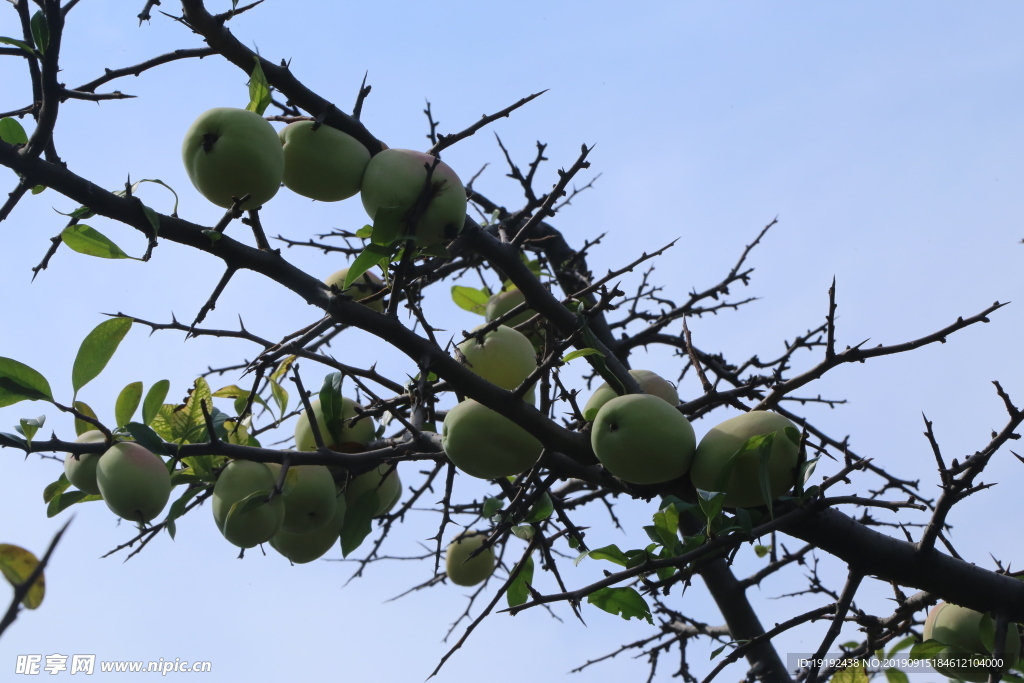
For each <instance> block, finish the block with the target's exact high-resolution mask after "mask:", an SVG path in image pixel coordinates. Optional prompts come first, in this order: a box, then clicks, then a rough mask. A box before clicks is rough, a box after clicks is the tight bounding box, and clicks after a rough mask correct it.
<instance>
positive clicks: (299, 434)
mask: <svg viewBox="0 0 1024 683" xmlns="http://www.w3.org/2000/svg"><path fill="white" fill-rule="evenodd" d="M341 404H342V408H341V411H340V414H339V415H335V417H336V418H338V419H342V420H346V422H345V426H344V427H342V429H341V434H340V436H341V440H340V441H337V442H336V441H335V440H334V437H333V436H332V435H331V432H330V430H329V429H328V428H327V421H326V419H325V418H324V413H323V410H322V409H321V407H320V399H317V400H315V401H313V402H312V403H310V405H311V406H312V407H313V415H314V416H315V417H316V424H317V428H318V431H319V432H320V435H321V436H322V437H323V442H324V446H326V447H327V448H331V449H333V450H336V451H339V452H342V453H351V452H354V451H358V450H361V447H362V446H363V445H364V444H367V443H369V442H370V441H372V440H373V435H374V427H373V420H371V419H370V418H368V417H363V418H360V419H358V420H354V421H351V422H350V421H348V420H349V418H353V417H355V416H356V414H357V413H356V407H357V405H358V404H357V403H356V402H355V401H353V400H352V399H350V398H343V399H342V402H341ZM295 450H297V451H315V450H316V439H314V438H313V430H312V428H310V426H309V417H308V416H307V415H306V414H305V413H303V414H302V415H299V419H298V420H297V421H296V422H295Z"/></svg>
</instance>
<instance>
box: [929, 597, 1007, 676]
mask: <svg viewBox="0 0 1024 683" xmlns="http://www.w3.org/2000/svg"><path fill="white" fill-rule="evenodd" d="M985 632H987V633H988V634H989V635H987V640H988V642H987V643H986V642H985V640H986V637H985V636H984V635H983V633H985ZM994 633H995V621H994V620H993V619H992V617H989V616H986V615H984V614H982V613H981V612H976V611H975V610H972V609H968V608H966V607H960V606H959V605H953V604H950V603H946V602H940V603H939V604H937V605H936V606H935V607H933V608H932V610H931V612H929V613H928V619H926V620H925V623H924V639H925V640H937V641H939V642H940V643H942V644H943V645H949V646H950V647H949V648H948V649H946V650H943V651H942V652H940V653H939V654H936V655H933V657H932V659H933V660H935V659H960V658H969V657H972V656H973V657H976V658H978V659H982V660H984V659H988V658H991V657H992V653H993V650H994V648H993V647H992V645H994V642H993V638H994V637H993V635H991V634H994ZM1004 653H1005V657H1004V661H1005V664H1004V666H1003V671H1006V670H1008V669H1009V668H1010V667H1011V666H1012V665H1013V663H1014V662H1015V661H1017V657H1018V656H1019V655H1020V633H1019V631H1018V630H1017V625H1016V624H1009V627H1008V628H1007V632H1006V645H1005V648H1004ZM933 666H934V668H935V670H936V671H938V672H939V673H940V674H943V675H945V676H949V677H950V678H955V679H959V680H962V681H973V682H974V683H983V682H984V681H987V680H988V669H986V668H985V667H984V666H956V667H946V666H942V665H938V666H936V665H934V664H933Z"/></svg>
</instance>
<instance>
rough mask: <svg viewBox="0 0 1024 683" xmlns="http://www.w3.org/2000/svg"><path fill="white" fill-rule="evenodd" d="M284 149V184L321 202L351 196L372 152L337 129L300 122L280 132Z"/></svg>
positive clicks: (361, 177)
mask: <svg viewBox="0 0 1024 683" xmlns="http://www.w3.org/2000/svg"><path fill="white" fill-rule="evenodd" d="M279 135H280V138H281V144H282V146H283V148H284V186H285V187H287V188H288V189H289V190H291V191H292V192H295V193H297V194H301V195H302V196H303V197H309V198H310V199H316V200H318V201H321V202H337V201H340V200H342V199H348V198H349V197H351V196H352V195H354V194H355V193H356V192H359V186H360V184H361V183H362V180H363V171H365V170H366V165H367V164H368V163H370V152H369V151H368V150H367V149H366V148H365V147H363V145H362V143H360V142H359V141H358V140H356V139H355V138H354V137H352V136H351V135H349V134H348V133H343V132H341V131H340V130H338V129H337V128H331V127H330V126H325V125H321V126H319V127H316V128H314V123H313V122H312V121H296V122H295V123H291V124H289V125H287V126H285V127H284V128H282V129H281V132H280V133H279Z"/></svg>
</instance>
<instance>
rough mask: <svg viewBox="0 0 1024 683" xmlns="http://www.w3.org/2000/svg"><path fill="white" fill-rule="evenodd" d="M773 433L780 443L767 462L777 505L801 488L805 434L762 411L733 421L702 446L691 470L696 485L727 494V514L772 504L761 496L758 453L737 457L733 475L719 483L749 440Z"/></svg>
mask: <svg viewBox="0 0 1024 683" xmlns="http://www.w3.org/2000/svg"><path fill="white" fill-rule="evenodd" d="M787 430H788V431H787ZM772 432H774V433H775V438H774V440H773V442H772V450H771V455H770V456H769V459H768V481H769V482H770V484H771V485H770V490H771V494H772V500H775V499H776V498H778V497H779V496H781V495H783V494H784V493H786V492H787V491H789V490H790V489H791V488H793V484H795V483H796V464H797V459H798V456H799V452H800V445H799V433H800V432H799V430H797V428H796V425H794V424H793V423H792V422H790V421H789V420H787V419H786V418H785V417H783V416H782V415H779V414H778V413H770V412H767V411H763V410H756V411H751V412H749V413H744V414H742V415H738V416H736V417H734V418H730V419H728V420H726V421H725V422H723V423H721V424H720V425H717V426H715V427H714V428H712V429H711V431H709V432H708V433H707V434H705V435H704V438H703V439H701V440H700V444H698V445H697V454H696V455H695V456H694V459H693V467H692V468H691V469H690V479H691V480H692V481H693V485H694V486H695V487H697V488H698V489H701V490H704V491H720V490H721V491H723V492H724V493H725V502H724V505H725V507H727V508H746V507H756V506H759V505H765V504H766V503H767V501H765V499H764V495H763V494H762V493H761V458H760V454H759V451H757V450H754V451H747V452H745V453H743V454H742V455H739V456H737V457H736V460H735V464H734V465H733V469H732V474H731V475H730V476H729V478H728V481H727V482H725V484H724V486H723V485H721V484H720V483H719V481H718V480H719V477H720V475H721V473H722V469H723V468H724V467H725V466H726V464H727V463H728V462H729V461H730V459H731V458H732V456H733V454H735V453H736V452H737V451H738V450H739V449H740V448H742V447H743V445H744V444H745V443H746V442H747V440H748V439H750V438H751V437H753V436H761V435H765V434H771V433H772Z"/></svg>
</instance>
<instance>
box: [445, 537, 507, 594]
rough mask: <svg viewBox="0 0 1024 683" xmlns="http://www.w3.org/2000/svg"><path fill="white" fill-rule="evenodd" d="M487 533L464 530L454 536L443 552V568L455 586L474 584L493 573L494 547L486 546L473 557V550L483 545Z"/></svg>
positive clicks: (494, 562)
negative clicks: (470, 557)
mask: <svg viewBox="0 0 1024 683" xmlns="http://www.w3.org/2000/svg"><path fill="white" fill-rule="evenodd" d="M486 539H487V534H485V533H480V532H469V531H467V532H465V533H462V534H460V535H459V536H456V537H455V540H454V541H452V542H451V544H450V545H449V546H448V549H447V550H445V553H444V568H445V572H446V573H447V574H448V579H449V580H450V581H451V582H452V583H454V584H455V585H456V586H475V585H477V584H478V583H483V582H484V581H486V580H487V577H489V576H490V575H491V574H493V573H494V565H495V564H496V560H495V557H494V549H493V548H488V549H487V550H485V551H483V552H482V553H480V554H479V555H477V556H476V557H474V558H473V559H471V560H470V559H468V558H469V556H470V555H471V554H472V552H473V551H474V550H476V549H477V548H479V547H480V546H481V545H483V543H484V540H486Z"/></svg>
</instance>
